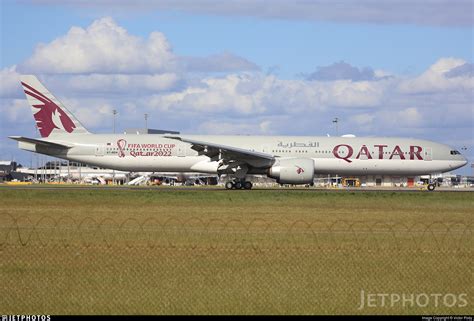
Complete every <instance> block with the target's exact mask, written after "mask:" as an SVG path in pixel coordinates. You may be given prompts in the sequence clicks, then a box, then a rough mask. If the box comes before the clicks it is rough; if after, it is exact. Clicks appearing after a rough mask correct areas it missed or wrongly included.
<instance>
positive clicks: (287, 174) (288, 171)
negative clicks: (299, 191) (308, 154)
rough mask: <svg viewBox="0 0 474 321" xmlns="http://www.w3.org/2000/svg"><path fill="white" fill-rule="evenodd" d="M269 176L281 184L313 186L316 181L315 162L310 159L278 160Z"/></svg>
mask: <svg viewBox="0 0 474 321" xmlns="http://www.w3.org/2000/svg"><path fill="white" fill-rule="evenodd" d="M268 176H269V177H271V178H275V179H276V180H277V182H278V183H280V184H311V183H313V180H314V161H313V160H312V159H310V158H284V159H277V161H276V163H275V164H274V165H273V166H272V167H270V169H269V170H268Z"/></svg>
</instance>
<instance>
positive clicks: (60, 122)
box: [21, 82, 76, 137]
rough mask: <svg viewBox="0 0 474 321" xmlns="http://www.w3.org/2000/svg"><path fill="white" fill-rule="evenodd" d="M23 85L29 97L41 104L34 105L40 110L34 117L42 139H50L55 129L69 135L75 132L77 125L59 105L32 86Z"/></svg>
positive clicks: (33, 105)
mask: <svg viewBox="0 0 474 321" xmlns="http://www.w3.org/2000/svg"><path fill="white" fill-rule="evenodd" d="M21 84H22V85H23V89H24V91H25V94H26V95H27V96H30V97H32V98H34V99H36V100H38V101H39V102H40V104H32V107H34V108H37V109H38V111H37V112H36V113H34V114H33V116H34V118H35V120H36V126H37V127H38V130H39V132H40V134H41V136H42V137H48V136H49V135H50V134H51V132H52V131H53V130H54V129H59V130H64V131H66V132H68V133H72V132H73V131H74V129H75V128H76V125H75V124H74V122H73V121H72V120H71V118H69V116H68V115H67V114H66V113H65V112H64V111H63V110H62V109H61V108H60V107H59V106H58V105H56V104H55V103H54V102H53V101H52V100H51V99H49V98H48V97H46V96H45V95H44V94H42V93H41V92H39V91H38V90H36V89H34V88H33V87H31V86H30V85H28V84H26V83H24V82H22V83H21Z"/></svg>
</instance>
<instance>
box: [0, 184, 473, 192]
mask: <svg viewBox="0 0 474 321" xmlns="http://www.w3.org/2000/svg"><path fill="white" fill-rule="evenodd" d="M2 189H3V190H15V189H16V190H130V191H156V192H166V191H183V192H186V191H207V192H226V193H232V192H251V191H246V190H226V189H225V188H224V187H223V186H126V185H120V186H110V185H105V186H103V185H60V184H34V185H33V184H32V185H8V184H0V190H2ZM252 190H253V191H275V192H277V191H304V192H330V193H344V192H358V193H365V192H368V193H370V192H401V193H417V192H418V193H419V192H424V193H428V191H427V190H426V189H424V188H421V187H419V188H416V187H413V188H407V187H343V188H324V187H259V186H255V187H254V188H253V189H252ZM445 192H474V188H472V187H467V188H456V187H437V188H436V189H435V191H434V192H433V193H445Z"/></svg>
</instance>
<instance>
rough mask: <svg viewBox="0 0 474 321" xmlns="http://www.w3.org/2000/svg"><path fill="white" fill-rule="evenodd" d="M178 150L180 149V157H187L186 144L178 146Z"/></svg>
mask: <svg viewBox="0 0 474 321" xmlns="http://www.w3.org/2000/svg"><path fill="white" fill-rule="evenodd" d="M177 148H178V153H177V155H178V157H184V156H186V146H185V145H184V144H182V143H180V144H178V146H177Z"/></svg>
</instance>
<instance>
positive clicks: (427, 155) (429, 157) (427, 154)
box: [423, 147, 433, 161]
mask: <svg viewBox="0 0 474 321" xmlns="http://www.w3.org/2000/svg"><path fill="white" fill-rule="evenodd" d="M423 159H424V160H425V161H431V160H433V155H432V150H431V147H427V148H425V155H423Z"/></svg>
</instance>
